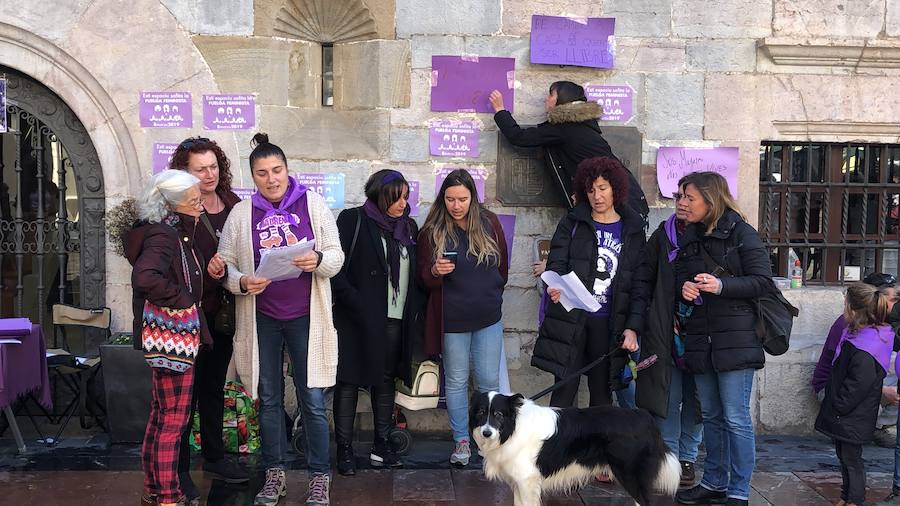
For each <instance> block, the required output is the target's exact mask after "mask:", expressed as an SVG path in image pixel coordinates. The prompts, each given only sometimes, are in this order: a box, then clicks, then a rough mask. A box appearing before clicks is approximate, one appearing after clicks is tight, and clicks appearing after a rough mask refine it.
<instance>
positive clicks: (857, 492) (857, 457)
mask: <svg viewBox="0 0 900 506" xmlns="http://www.w3.org/2000/svg"><path fill="white" fill-rule="evenodd" d="M834 450H835V452H836V453H837V457H838V460H840V461H841V499H843V500H845V501H847V502H848V503H853V504H859V505H862V504H863V503H865V501H866V467H865V464H864V463H863V458H862V445H860V444H855V443H847V442H845V441H838V440H837V439H835V440H834Z"/></svg>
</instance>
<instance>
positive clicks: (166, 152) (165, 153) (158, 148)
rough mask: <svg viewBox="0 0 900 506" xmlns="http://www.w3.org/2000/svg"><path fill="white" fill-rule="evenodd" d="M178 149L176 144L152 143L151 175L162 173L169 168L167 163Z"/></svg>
mask: <svg viewBox="0 0 900 506" xmlns="http://www.w3.org/2000/svg"><path fill="white" fill-rule="evenodd" d="M177 148H178V144H172V143H169V142H154V143H153V173H154V174H156V173H158V172H162V171H164V170H166V169H168V168H169V163H170V162H171V161H172V155H173V154H175V150H176V149H177Z"/></svg>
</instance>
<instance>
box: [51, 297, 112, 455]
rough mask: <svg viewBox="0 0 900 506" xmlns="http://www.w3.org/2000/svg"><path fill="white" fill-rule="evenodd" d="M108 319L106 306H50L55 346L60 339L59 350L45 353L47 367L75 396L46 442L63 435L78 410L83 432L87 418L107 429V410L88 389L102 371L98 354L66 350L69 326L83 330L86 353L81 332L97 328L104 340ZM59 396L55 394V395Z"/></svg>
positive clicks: (67, 347)
mask: <svg viewBox="0 0 900 506" xmlns="http://www.w3.org/2000/svg"><path fill="white" fill-rule="evenodd" d="M110 320H111V312H110V310H109V308H108V307H102V308H95V309H82V308H78V307H73V306H67V305H65V304H54V305H53V326H54V337H53V341H54V344H59V340H58V338H61V339H62V348H55V349H49V350H47V353H48V358H47V367H48V369H50V372H51V374H54V375H55V377H56V378H57V379H58V380H59V382H58V384H62V385H65V387H66V388H67V389H68V390H69V391H70V392H71V393H72V394H73V395H74V397H73V398H72V400H71V401H70V402H69V404H68V405H67V406H66V407H65V409H64V410H63V411H62V414H60V415H59V418H58V419H57V422H60V421H61V422H62V423H61V424H60V426H59V430H58V431H57V432H56V435H55V436H54V437H53V439H51V440H50V441H48V443H51V444H52V443H55V442H56V441H57V440H58V439H59V436H60V435H61V434H62V433H63V431H64V430H65V428H66V426H67V425H68V424H69V420H70V419H71V418H72V415H74V414H75V411H76V410H77V411H78V414H79V422H80V424H81V428H82V429H88V428H90V427H92V424H89V423H88V420H87V419H88V417H89V416H90V417H91V418H93V419H94V421H95V423H97V425H99V426H100V427H101V428H102V429H103V430H104V431H108V430H109V429H108V428H107V427H106V423H105V421H104V420H103V418H105V416H106V410H105V409H104V408H103V406H102V405H101V404H100V402H99V401H98V400H97V398H96V396H94V395H90V392H89V389H90V386H91V384H92V383H94V381H93V380H94V379H95V378H96V377H97V375H98V374H99V373H100V371H101V363H100V356H99V353H93V354H91V355H87V354H86V355H85V356H84V357H79V356H76V355H73V354H72V353H71V352H70V348H69V335H68V333H67V329H68V328H70V327H76V328H79V329H80V330H81V331H82V345H81V349H82V351H84V350H85V348H86V346H85V342H86V340H85V339H84V335H83V333H84V331H85V330H86V329H90V328H97V329H102V330H105V331H106V338H107V339H108V338H109V336H110V331H109V326H110ZM55 393H58V392H55Z"/></svg>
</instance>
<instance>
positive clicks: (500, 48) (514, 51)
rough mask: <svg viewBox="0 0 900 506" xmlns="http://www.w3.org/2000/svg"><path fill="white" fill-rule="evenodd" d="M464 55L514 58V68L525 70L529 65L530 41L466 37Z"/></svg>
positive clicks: (507, 38) (493, 37)
mask: <svg viewBox="0 0 900 506" xmlns="http://www.w3.org/2000/svg"><path fill="white" fill-rule="evenodd" d="M465 41H466V43H465V49H464V52H465V53H466V54H474V55H478V56H499V57H503V58H515V59H516V68H517V69H521V68H527V67H530V66H531V64H530V63H529V60H530V59H531V52H530V51H531V41H530V39H529V38H528V37H504V36H500V35H494V36H490V37H466V39H465Z"/></svg>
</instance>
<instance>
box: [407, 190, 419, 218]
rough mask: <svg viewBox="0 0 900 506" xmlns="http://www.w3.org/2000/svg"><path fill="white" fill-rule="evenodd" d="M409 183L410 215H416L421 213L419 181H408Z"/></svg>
mask: <svg viewBox="0 0 900 506" xmlns="http://www.w3.org/2000/svg"><path fill="white" fill-rule="evenodd" d="M407 183H409V200H407V202H408V203H409V215H410V216H412V217H416V216H418V215H419V182H418V181H407Z"/></svg>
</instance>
